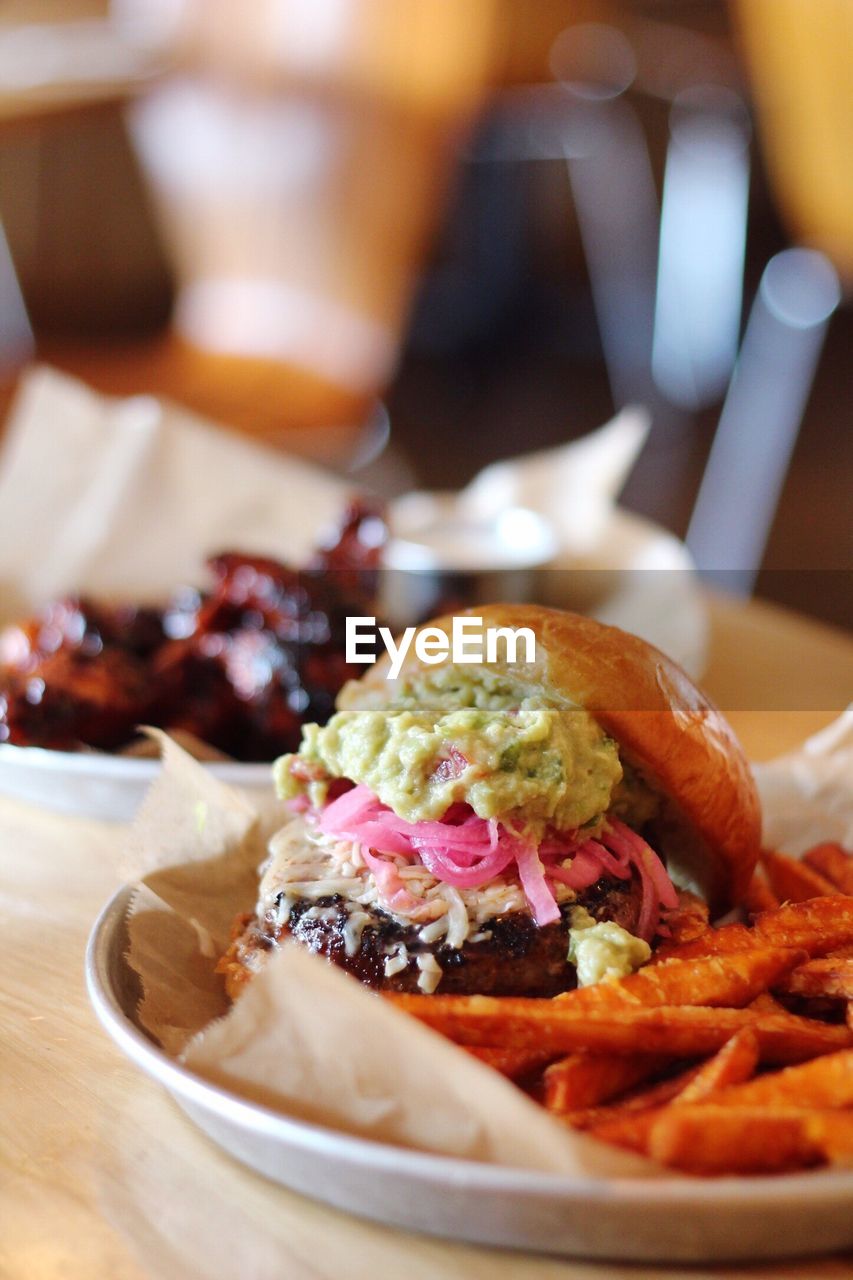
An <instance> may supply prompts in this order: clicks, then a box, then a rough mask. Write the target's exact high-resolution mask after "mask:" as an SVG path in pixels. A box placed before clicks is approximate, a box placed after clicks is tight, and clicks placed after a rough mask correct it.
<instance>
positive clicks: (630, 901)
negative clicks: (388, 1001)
mask: <svg viewBox="0 0 853 1280" xmlns="http://www.w3.org/2000/svg"><path fill="white" fill-rule="evenodd" d="M641 897H642V886H641V882H640V879H639V877H638V876H636V875H634V876H632V877H631V879H630V880H615V879H611V878H602V879H601V880H598V881H597V882H596V883H595V884H594V885H591V886H590V887H589V888H588V889H584V890H583V891H582V892H581V893H579V894H578V896H577V898H575V899H574V900H573V901H571V902H567V903H564V904H563V906H562V907H561V908H560V917H561V918H560V921H559V922H555V923H554V924H549V925H545V926H544V927H542V928H540V927H539V926H538V925H536V924H535V922H534V921H533V919H532V917H531V916H530V915H529V914H528V913H527V912H526V911H513V912H509V913H508V914H506V915H502V916H496V917H494V918H493V919H491V920H488V921H487V922H486V923H485V924H483V925H482V926H481V928H480V930H479V932H480V934H484V935H486V936H485V937H483V938H482V940H480V941H476V942H474V941H471V942H466V943H464V944H463V945H462V946H461V947H459V948H458V949H457V948H454V947H449V946H447V945H446V944H443V943H442V942H441V940H439V941H438V942H436V943H426V942H424V941H423V940H422V939H421V938H420V937H419V931H420V928H421V926H420V925H409V924H403V923H401V922H400V921H399V920H397V919H395V918H394V917H393V916H390V915H388V914H386V913H385V912H384V911H381V910H375V909H371V908H364V907H360V906H357V905H355V904H352V903H347V902H346V901H345V900H344V899H343V898H341V897H340V896H334V897H326V898H319V899H317V900H316V901H315V902H309V901H308V900H306V899H303V900H301V901H299V902H296V903H295V904H294V906H293V908H292V910H291V913H290V918H289V920H288V921H287V923H286V924H284V925H283V926H281V927H279V928H277V929H276V928H274V927H273V926H271V925H270V924H269V923H268V922H265V921H259V920H258V919H257V917H256V916H252V917H249V918H248V919H247V918H246V917H241V919H240V921H239V922H238V926H237V933H236V936H235V938H234V941H233V942H232V944H231V947H230V948H229V950H228V951H227V952H226V954H225V955H224V956H223V958H222V960H221V961H220V964H219V971H220V972H222V973H224V974H225V976H226V986H227V988H228V992H229V994H230V995H232V996H233V995H234V994H235V993H236V992H237V991H238V990H239V988H240V987H241V986H242V985H243V983H244V982H246V981H247V980H248V979H249V978H250V977H251V975H252V973H254V972H255V971H256V970H257V969H258V968H259V967H260V965H261V964H262V963H263V957H264V953H265V952H268V951H270V950H272V948H273V947H275V946H276V944H277V943H279V942H282V941H284V940H285V939H286V938H293V939H295V940H296V941H297V942H300V943H302V944H303V945H304V946H306V947H308V949H309V950H310V951H313V952H315V953H316V954H318V955H322V956H325V957H326V958H327V959H328V960H331V961H332V962H333V963H334V964H337V965H339V966H340V967H341V968H342V969H346V970H347V972H348V973H351V974H353V975H354V976H355V977H356V978H358V979H359V980H360V981H361V982H364V983H365V984H366V985H367V986H370V987H374V988H376V989H377V990H383V991H406V992H417V991H418V990H419V987H418V979H419V977H420V976H421V970H420V968H419V967H418V964H417V957H418V956H427V955H432V956H434V957H435V960H436V962H437V963H438V965H439V966H440V967H441V970H442V977H441V983H440V988H439V989H440V991H441V993H442V995H447V994H456V995H492V996H540V997H550V996H555V995H559V993H560V992H561V991H570V990H571V989H572V988H573V987H575V986H576V985H577V974H576V971H575V967H574V965H572V964H569V963H568V962H567V959H566V955H567V952H568V945H569V917H570V913H571V911H572V909H573V908H574V907H585V908H586V910H587V911H588V912H589V913H590V915H592V916H593V917H594V918H595V919H596V920H611V921H613V922H614V923H615V924H618V925H621V926H622V928H623V929H627V931H628V932H629V933H635V932H636V928H637V921H638V919H639V914H640V903H641ZM351 912H359V913H361V912H364V913H365V914H366V915H367V916H368V917H369V919H368V922H367V923H366V924H364V927H363V928H362V929H361V930H360V937H359V936H358V935H354V934H353V930H352V923H351V915H350V913H351ZM348 944H349V946H348ZM401 946H405V948H406V951H407V953H408V957H409V962H408V964H407V965H406V967H405V968H404V969H401V970H400V971H399V972H398V973H394V974H392V975H390V976H387V977H386V974H385V961H386V959H388V958H390V957H392V956H393V955H394V954H395V953H397V952H398V951H399V948H400V947H401Z"/></svg>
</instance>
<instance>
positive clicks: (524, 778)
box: [274, 666, 653, 839]
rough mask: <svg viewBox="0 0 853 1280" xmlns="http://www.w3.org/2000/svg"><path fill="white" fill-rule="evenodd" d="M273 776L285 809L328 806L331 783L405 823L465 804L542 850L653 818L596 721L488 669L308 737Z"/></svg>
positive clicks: (452, 673)
mask: <svg viewBox="0 0 853 1280" xmlns="http://www.w3.org/2000/svg"><path fill="white" fill-rule="evenodd" d="M274 775H275V781H276V786H277V789H278V792H279V795H280V796H282V798H284V799H291V798H293V797H295V796H298V795H301V794H307V795H308V796H309V798H310V800H311V802H312V803H313V804H315V805H320V804H322V803H323V802H324V800H325V796H326V792H327V789H328V785H329V783H330V781H332V780H333V779H335V778H349V779H350V780H351V781H353V782H356V783H362V784H364V785H365V786H366V787H369V788H370V790H371V791H373V793H374V794H375V795H376V796H378V798H379V799H380V800H381V801H382V802H383V804H386V805H388V807H389V808H390V809H393V811H394V812H395V813H396V814H397V815H398V817H400V818H403V819H405V820H406V821H408V822H419V821H422V820H435V819H439V818H441V817H442V816H443V815H444V813H445V812H446V811H447V809H448V808H450V806H451V805H453V804H456V803H459V802H464V803H465V804H468V805H470V806H471V808H472V809H473V810H474V812H475V813H476V814H477V815H478V816H479V817H481V818H486V819H491V818H495V819H498V820H500V821H501V822H502V823H503V824H504V826H506V827H507V828H508V829H510V830H512V831H515V832H517V833H519V834H522V833H523V834H525V835H529V836H531V837H532V838H536V839H538V838H541V836H542V834H543V832H544V831H545V829H546V828H551V829H553V830H557V831H574V830H577V829H578V828H580V827H584V828H587V829H589V830H592V829H593V828H594V827H595V826H597V825H598V824H599V823H600V821H601V820H602V818H603V816H604V814H605V813H606V812H607V811H608V809H610V808H611V805H612V806H613V809H614V811H616V810H617V809H618V810H624V808H625V807H626V805H628V806H629V807H630V808H631V809H634V808H636V807H637V806H639V807H640V808H641V809H645V808H648V807H649V805H650V804H651V805H652V807H653V802H652V801H651V800H650V797H651V793H650V792H649V791H648V789H647V788H646V787H645V784H644V783H643V782H642V780H641V779H639V778H638V777H637V776H636V775H633V776H631V777H629V779H628V780H627V783H623V776H624V770H623V766H622V764H621V762H620V759H619V752H618V749H617V745H616V743H615V742H614V741H613V739H612V738H609V737H608V736H607V735H606V734H605V733H604V731H603V730H602V729H601V728H600V727H599V725H598V724H597V723H596V721H595V720H594V719H593V717H592V716H591V715H590V714H589V713H588V712H587V711H585V710H584V709H583V708H581V707H577V706H573V705H571V704H569V703H565V702H558V701H557V700H555V699H552V698H550V697H549V696H547V695H546V694H543V693H539V692H535V693H534V692H531V691H530V690H529V689H526V688H523V687H520V686H518V685H516V684H514V682H513V681H512V680H510V679H508V678H507V677H505V676H501V675H496V674H495V673H493V672H490V671H489V670H488V669H487V668H473V669H471V670H467V669H461V668H458V667H453V666H447V667H442V668H440V669H439V670H438V671H436V672H431V673H426V674H424V675H422V676H420V677H418V678H417V679H410V680H409V681H408V682H407V683H404V684H403V685H402V687H401V689H400V691H399V693H398V695H397V696H396V697H395V698H394V700H393V701H392V702H389V703H386V704H385V705H384V706H382V707H376V708H370V707H367V708H363V709H358V710H356V709H352V710H342V711H338V712H337V713H336V714H335V715H333V716H332V718H331V719H330V720H329V722H328V724H326V725H325V726H323V727H321V726H320V725H317V724H309V725H306V726H305V727H304V729H303V738H302V744H301V746H300V749H299V752H298V753H297V754H296V755H286V756H282V758H281V759H280V760H278V761H277V762H276V764H275V766H274Z"/></svg>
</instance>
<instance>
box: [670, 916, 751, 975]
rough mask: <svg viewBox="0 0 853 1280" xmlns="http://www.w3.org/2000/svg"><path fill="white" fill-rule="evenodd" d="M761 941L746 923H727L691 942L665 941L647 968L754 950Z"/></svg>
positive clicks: (708, 930)
mask: <svg viewBox="0 0 853 1280" xmlns="http://www.w3.org/2000/svg"><path fill="white" fill-rule="evenodd" d="M763 941H764V940H763V939H762V942H761V943H759V942H758V939H757V938H756V935H755V934H754V933H753V932H752V930H751V929H748V928H747V927H746V925H744V924H726V925H723V927H722V928H721V929H707V930H706V931H705V933H703V934H700V935H699V937H698V938H693V939H691V940H690V941H689V942H677V943H674V942H664V943H663V944H662V945H661V946H659V947H658V948H657V950H656V951H655V953H654V955H653V956H652V958H651V960H650V961H649V963H648V964H647V965H646V969H651V968H654V967H655V966H657V965H659V964H663V963H664V961H668V960H701V959H702V957H703V956H723V955H732V954H733V953H734V952H737V951H752V950H754V949H755V947H756V945H762V944H763Z"/></svg>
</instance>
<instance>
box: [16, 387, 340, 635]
mask: <svg viewBox="0 0 853 1280" xmlns="http://www.w3.org/2000/svg"><path fill="white" fill-rule="evenodd" d="M349 492H351V487H350V486H348V485H346V484H345V483H344V482H343V481H342V480H339V479H337V478H336V477H334V476H332V475H330V474H327V473H326V472H324V471H322V470H321V469H320V468H319V467H314V466H311V465H310V464H308V463H306V462H303V461H302V460H300V459H298V458H292V457H287V456H285V455H283V454H280V453H277V452H275V451H273V450H271V449H266V448H263V447H262V446H259V445H255V444H252V443H250V442H248V441H246V440H242V439H240V438H239V437H238V436H237V435H232V434H230V433H229V432H227V431H225V430H223V429H221V428H216V427H214V426H212V425H211V424H209V423H207V422H204V421H203V420H202V419H200V418H197V417H195V416H194V415H193V414H191V413H190V412H189V411H188V410H186V409H182V408H180V407H178V406H177V405H174V404H170V403H169V402H167V401H161V400H157V399H155V398H154V397H153V396H133V397H131V398H129V399H125V400H116V399H110V398H109V397H107V396H102V395H99V394H98V393H97V392H95V391H92V390H90V389H89V388H88V387H86V386H84V385H83V383H81V382H78V381H76V380H75V379H73V378H69V377H67V376H65V375H64V374H61V373H57V372H56V371H55V370H53V369H49V368H44V367H37V368H35V369H33V370H32V371H31V372H30V373H29V374H27V376H26V377H25V378H24V380H23V382H22V385H21V388H20V390H19V393H18V397H17V400H16V403H15V405H14V407H13V410H12V415H11V418H10V421H9V426H8V429H7V435H6V440H5V447H4V449H3V453H2V456H0V601H2V612H3V614H4V615H5V616H6V617H8V616H10V614H11V612H12V610H13V609H17V610H26V609H28V608H30V607H31V606H33V605H37V604H39V603H41V602H43V601H45V600H47V599H49V598H50V597H51V596H55V595H57V594H61V593H63V592H66V591H73V590H85V591H88V592H91V593H92V594H94V595H100V596H103V597H106V598H109V597H121V598H124V599H130V600H157V599H161V598H162V597H163V594H164V592H167V591H169V590H170V589H171V588H172V587H174V586H176V585H178V584H179V583H184V582H199V581H200V580H201V579H202V576H203V563H204V559H205V557H206V556H207V555H210V554H212V553H214V552H216V551H221V550H225V549H232V548H233V549H239V550H241V551H250V552H255V553H257V554H259V555H270V556H275V557H277V558H279V559H283V560H287V561H289V562H291V563H295V564H299V563H301V562H303V561H304V560H305V558H306V557H307V555H308V553H309V551H310V549H311V547H312V546H313V545H314V541H315V537H316V535H317V533H318V531H319V530H320V529H321V528H323V527H324V526H328V525H329V524H331V523H334V522H336V521H337V520H338V519H339V517H340V514H341V509H342V507H343V505H344V503H345V501H346V497H347V495H348V493H349ZM12 600H14V604H12Z"/></svg>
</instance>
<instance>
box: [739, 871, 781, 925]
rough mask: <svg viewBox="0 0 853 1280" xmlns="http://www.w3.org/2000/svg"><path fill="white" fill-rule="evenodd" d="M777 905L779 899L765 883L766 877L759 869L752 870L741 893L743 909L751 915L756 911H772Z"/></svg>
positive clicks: (778, 904)
mask: <svg viewBox="0 0 853 1280" xmlns="http://www.w3.org/2000/svg"><path fill="white" fill-rule="evenodd" d="M778 906H780V902H779V899H778V898H777V897H776V894H775V893H774V892H773V890H772V889H771V888H770V885H769V884H768V883H767V879H766V877H765V876H764V875H762V873H761V872H760V871H756V872H754V873H753V877H752V879H751V880H750V882H749V884H748V885H747V887H746V892H745V893H744V895H743V909H744V911H746V913H747V914H748V915H751V916H753V915H755V914H756V912H758V911H773V910H774V909H775V908H776V907H778Z"/></svg>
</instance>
